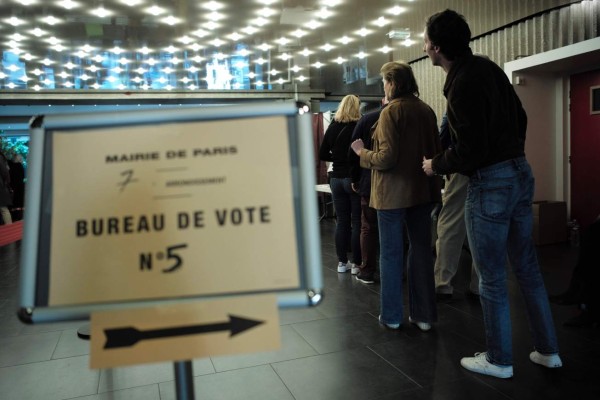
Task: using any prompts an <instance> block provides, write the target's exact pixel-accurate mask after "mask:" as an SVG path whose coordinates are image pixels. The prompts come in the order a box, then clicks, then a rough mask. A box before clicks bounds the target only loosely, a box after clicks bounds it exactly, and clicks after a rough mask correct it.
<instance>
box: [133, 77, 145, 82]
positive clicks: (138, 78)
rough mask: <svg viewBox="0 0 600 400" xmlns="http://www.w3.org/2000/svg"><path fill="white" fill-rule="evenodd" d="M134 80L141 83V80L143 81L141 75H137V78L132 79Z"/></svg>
mask: <svg viewBox="0 0 600 400" xmlns="http://www.w3.org/2000/svg"><path fill="white" fill-rule="evenodd" d="M132 81H133V82H135V83H140V82H142V81H143V79H142V78H140V77H139V76H136V77H135V78H133V79H132Z"/></svg>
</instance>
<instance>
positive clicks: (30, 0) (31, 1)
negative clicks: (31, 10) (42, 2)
mask: <svg viewBox="0 0 600 400" xmlns="http://www.w3.org/2000/svg"><path fill="white" fill-rule="evenodd" d="M17 3H21V4H23V5H24V6H30V5H32V4H35V3H36V1H35V0H17Z"/></svg>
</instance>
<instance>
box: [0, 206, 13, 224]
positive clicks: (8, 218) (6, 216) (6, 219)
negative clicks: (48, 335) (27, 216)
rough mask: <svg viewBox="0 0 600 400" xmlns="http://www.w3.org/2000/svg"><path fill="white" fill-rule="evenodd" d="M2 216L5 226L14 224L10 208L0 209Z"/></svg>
mask: <svg viewBox="0 0 600 400" xmlns="http://www.w3.org/2000/svg"><path fill="white" fill-rule="evenodd" d="M0 214H1V215H2V221H3V222H4V224H12V216H11V215H10V211H9V210H8V207H0Z"/></svg>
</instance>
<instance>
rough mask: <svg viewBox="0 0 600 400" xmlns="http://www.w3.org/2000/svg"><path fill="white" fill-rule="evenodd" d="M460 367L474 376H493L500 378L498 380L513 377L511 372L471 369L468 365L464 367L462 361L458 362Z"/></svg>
mask: <svg viewBox="0 0 600 400" xmlns="http://www.w3.org/2000/svg"><path fill="white" fill-rule="evenodd" d="M460 365H461V366H462V367H463V368H464V369H466V370H467V371H471V372H474V373H476V374H481V375H487V376H493V377H495V378H500V379H509V378H512V377H513V372H512V371H510V370H509V371H506V372H504V371H498V372H496V371H491V370H489V369H479V368H471V367H469V366H468V365H465V363H463V360H460Z"/></svg>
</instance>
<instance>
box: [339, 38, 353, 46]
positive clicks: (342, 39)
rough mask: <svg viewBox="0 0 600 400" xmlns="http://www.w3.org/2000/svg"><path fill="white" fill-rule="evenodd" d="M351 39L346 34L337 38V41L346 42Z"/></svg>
mask: <svg viewBox="0 0 600 400" xmlns="http://www.w3.org/2000/svg"><path fill="white" fill-rule="evenodd" d="M351 41H352V39H350V38H349V37H348V36H343V37H341V38H339V39H338V42H340V43H342V44H348V43H350V42H351Z"/></svg>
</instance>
